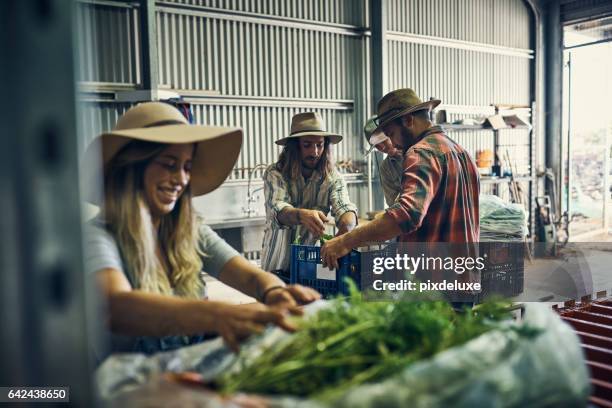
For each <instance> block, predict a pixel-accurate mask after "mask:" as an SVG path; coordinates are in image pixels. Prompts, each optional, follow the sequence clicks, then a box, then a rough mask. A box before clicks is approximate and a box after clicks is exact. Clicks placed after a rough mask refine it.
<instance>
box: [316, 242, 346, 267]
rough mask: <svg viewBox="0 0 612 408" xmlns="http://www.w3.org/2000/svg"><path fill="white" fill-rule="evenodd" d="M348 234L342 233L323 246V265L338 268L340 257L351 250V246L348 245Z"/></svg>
mask: <svg viewBox="0 0 612 408" xmlns="http://www.w3.org/2000/svg"><path fill="white" fill-rule="evenodd" d="M345 237H346V235H342V236H339V237H336V238H333V239H330V240H329V241H327V242H325V244H324V245H323V246H322V247H321V259H322V261H323V266H326V267H328V268H333V269H338V267H339V265H338V259H339V258H342V257H343V256H344V255H346V254H348V253H349V252H351V249H352V248H351V247H349V246H347V245H346V243H345V242H346V240H345Z"/></svg>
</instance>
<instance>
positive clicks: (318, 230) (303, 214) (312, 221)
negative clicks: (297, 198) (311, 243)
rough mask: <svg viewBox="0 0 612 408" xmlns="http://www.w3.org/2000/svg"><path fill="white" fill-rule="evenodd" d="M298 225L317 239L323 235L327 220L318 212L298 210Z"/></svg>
mask: <svg viewBox="0 0 612 408" xmlns="http://www.w3.org/2000/svg"><path fill="white" fill-rule="evenodd" d="M299 217H300V224H301V225H303V226H304V227H305V228H306V229H307V230H308V231H309V232H310V233H311V234H312V235H314V236H315V238H319V237H320V236H321V235H323V234H324V233H325V223H327V222H329V219H328V218H327V217H326V216H325V214H323V212H321V211H319V210H307V209H305V208H301V209H300V210H299Z"/></svg>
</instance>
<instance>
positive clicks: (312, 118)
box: [275, 112, 342, 146]
mask: <svg viewBox="0 0 612 408" xmlns="http://www.w3.org/2000/svg"><path fill="white" fill-rule="evenodd" d="M304 136H325V137H327V138H329V142H330V143H332V144H336V143H340V141H341V140H342V136H340V135H338V134H336V133H332V132H328V131H327V130H326V128H325V122H323V118H322V117H321V115H320V114H319V113H317V112H304V113H298V114H297V115H293V118H291V133H290V134H289V136H286V137H283V138H282V139H279V140H277V141H276V142H275V143H276V144H277V145H280V146H284V145H286V144H287V141H288V140H289V139H293V138H296V137H304Z"/></svg>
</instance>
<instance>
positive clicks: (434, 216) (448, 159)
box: [321, 89, 480, 268]
mask: <svg viewBox="0 0 612 408" xmlns="http://www.w3.org/2000/svg"><path fill="white" fill-rule="evenodd" d="M439 104H440V101H439V100H430V101H428V102H421V100H420V99H419V98H418V96H417V95H416V94H415V92H414V91H413V90H412V89H398V90H396V91H393V92H390V93H388V94H387V95H385V96H384V97H383V98H382V99H381V100H380V102H379V103H378V117H377V121H378V128H377V130H378V129H382V131H383V132H384V133H385V134H386V135H387V136H388V137H389V138H390V139H391V140H392V141H393V143H394V144H395V145H396V146H397V147H398V148H401V149H402V150H403V151H404V166H403V167H404V170H403V171H404V172H403V176H402V192H401V196H400V198H399V200H398V202H396V203H395V204H394V205H392V206H391V207H390V208H388V209H387V210H386V212H385V213H383V214H382V215H381V216H379V217H377V218H376V219H375V220H374V221H372V222H370V223H369V224H367V225H364V226H363V227H360V228H356V229H355V230H353V231H352V232H349V233H347V234H345V235H342V236H340V237H337V238H334V239H332V240H330V241H328V242H327V243H326V244H325V246H324V247H323V248H322V251H321V257H322V259H323V263H324V264H325V265H328V266H330V267H334V268H337V267H338V258H340V257H342V256H344V255H346V254H348V253H349V252H350V250H351V249H352V248H356V247H359V246H361V245H364V244H366V243H368V242H381V241H386V240H388V239H391V238H393V237H396V236H400V242H449V243H473V242H477V241H478V236H479V221H478V195H479V190H480V187H479V176H478V169H477V168H476V165H475V163H474V161H473V160H472V158H471V157H470V156H469V154H468V153H467V152H466V150H465V149H463V147H461V146H459V145H458V144H457V143H455V142H453V141H452V140H451V139H449V138H448V137H447V136H446V135H445V134H444V131H443V130H442V128H440V127H439V126H433V125H432V123H431V121H430V120H429V112H430V111H431V109H433V108H435V107H436V106H437V105H439Z"/></svg>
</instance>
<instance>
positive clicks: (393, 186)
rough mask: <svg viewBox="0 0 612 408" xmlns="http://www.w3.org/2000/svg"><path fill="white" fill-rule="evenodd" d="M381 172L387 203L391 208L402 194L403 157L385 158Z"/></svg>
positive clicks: (381, 165) (381, 164)
mask: <svg viewBox="0 0 612 408" xmlns="http://www.w3.org/2000/svg"><path fill="white" fill-rule="evenodd" d="M379 171H380V182H381V185H382V189H383V193H384V195H385V202H386V203H387V206H388V207H391V206H392V205H393V204H395V202H396V201H397V200H398V199H399V195H400V193H401V192H402V174H403V173H404V168H403V157H402V156H401V155H399V156H387V157H385V159H384V160H383V161H382V163H380V168H379Z"/></svg>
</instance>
